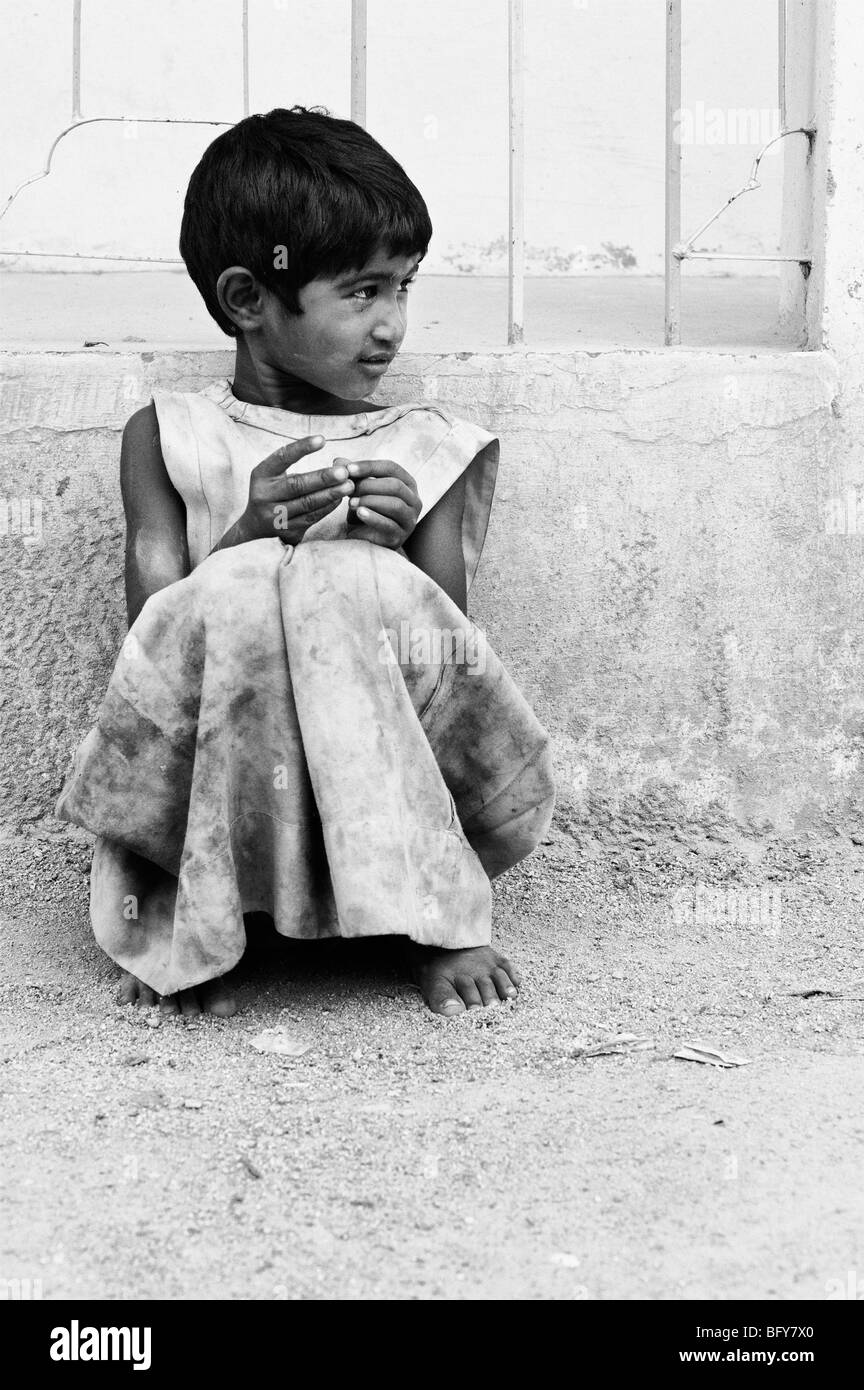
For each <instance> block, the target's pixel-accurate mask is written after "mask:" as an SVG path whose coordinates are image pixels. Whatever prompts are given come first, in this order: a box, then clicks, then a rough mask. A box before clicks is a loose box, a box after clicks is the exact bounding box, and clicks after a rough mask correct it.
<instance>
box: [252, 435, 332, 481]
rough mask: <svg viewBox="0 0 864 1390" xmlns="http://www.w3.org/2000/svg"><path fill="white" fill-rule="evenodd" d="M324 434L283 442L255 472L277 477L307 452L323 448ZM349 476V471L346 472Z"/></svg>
mask: <svg viewBox="0 0 864 1390" xmlns="http://www.w3.org/2000/svg"><path fill="white" fill-rule="evenodd" d="M323 444H324V436H323V435H321V434H307V435H306V436H305V438H304V439H295V440H293V441H292V443H290V444H283V445H282V447H281V449H276V450H275V452H274V453H272V454H268V455H267V457H266V459H262V460H261V462H260V463H259V464H257V465H256V467H255V472H256V473H257V474H258V476H259V478H275V477H277V476H278V475H279V474H280V473H284V472H285V469H286V468H290V467H291V465H292V464H293V463H296V462H297V460H298V459H302V458H305V457H306V455H307V454H314V452H315V450H316V449H320V448H322V446H323ZM345 476H346V477H347V476H348V475H347V473H346V474H345Z"/></svg>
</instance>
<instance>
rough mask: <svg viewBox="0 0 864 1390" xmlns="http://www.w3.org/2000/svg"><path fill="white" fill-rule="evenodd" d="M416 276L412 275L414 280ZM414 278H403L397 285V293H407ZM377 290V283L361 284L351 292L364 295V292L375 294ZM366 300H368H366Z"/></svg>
mask: <svg viewBox="0 0 864 1390" xmlns="http://www.w3.org/2000/svg"><path fill="white" fill-rule="evenodd" d="M416 278H417V277H416V275H415V276H414V280H416ZM414 280H403V281H402V284H401V285H400V286H399V290H398V293H399V294H407V293H408V290H409V288H410V286H411V285H413V284H414ZM377 292H378V286H377V285H361V287H360V288H359V289H357V290H354V291H353V294H355V295H356V294H363V295H365V294H377ZM367 302H368V301H367Z"/></svg>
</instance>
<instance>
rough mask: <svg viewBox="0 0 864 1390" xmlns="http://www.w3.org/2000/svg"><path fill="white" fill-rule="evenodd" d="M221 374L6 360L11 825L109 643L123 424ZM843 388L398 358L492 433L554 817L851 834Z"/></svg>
mask: <svg viewBox="0 0 864 1390" xmlns="http://www.w3.org/2000/svg"><path fill="white" fill-rule="evenodd" d="M229 370H230V359H229V358H228V357H227V356H226V355H225V354H222V353H197V354H191V353H190V354H178V355H175V356H170V355H154V354H152V353H143V354H129V355H128V356H124V355H116V356H115V355H111V356H108V355H106V356H95V355H88V354H80V355H75V354H68V355H55V354H33V355H31V356H25V355H10V356H9V357H8V358H7V359H6V360H5V361H4V362H3V377H2V387H0V405H2V414H0V432H2V439H3V445H4V449H3V455H4V464H3V473H2V475H0V496H2V497H4V498H6V499H7V514H8V515H10V517H11V513H8V505H9V503H8V499H11V498H15V497H21V496H30V497H33V498H37V499H41V503H42V515H41V531H42V534H41V539H40V538H39V537H37V536H36V535H33V536H31V537H29V538H28V537H26V536H23V535H14V534H9V535H6V536H5V537H3V538H2V544H0V567H2V571H0V572H2V584H3V592H4V594H5V602H4V606H3V614H2V643H3V645H2V655H3V662H4V666H5V668H6V669H5V677H6V681H5V704H4V711H3V726H4V736H3V757H2V765H0V781H2V790H3V795H4V799H5V802H6V804H7V806H8V808H9V811H10V813H11V814H12V815H13V816H15V817H31V816H38V815H40V814H42V813H44V812H45V811H47V810H48V809H50V806H51V803H52V798H53V796H54V794H55V793H56V791H57V789H58V787H59V785H60V783H61V781H62V777H63V774H64V772H65V770H66V765H67V760H68V757H69V755H70V753H71V751H72V749H73V747H74V745H75V744H76V742H77V741H78V740H79V739H80V737H81V736H82V735H83V733H84V732H85V731H86V729H87V727H88V725H89V723H90V722H91V720H92V719H93V717H94V714H95V711H96V708H97V706H98V701H99V698H100V696H101V694H102V691H103V690H104V687H105V684H106V681H107V677H108V674H109V670H110V666H111V663H112V661H113V658H114V656H115V654H116V650H117V647H118V644H119V642H120V640H121V637H122V633H123V599H122V594H123V584H122V570H123V555H122V514H121V506H120V498H119V491H118V482H117V478H118V468H117V458H118V446H119V432H120V430H121V428H122V425H123V423H124V421H125V419H126V418H127V417H128V415H129V414H130V413H131V411H132V410H134V409H135V408H136V406H137V405H138V404H140V403H142V402H143V401H145V400H146V399H147V398H148V396H149V393H150V391H151V390H152V389H153V387H155V386H159V387H163V386H170V387H172V388H173V389H180V390H193V389H196V388H197V387H199V386H200V385H202V384H204V383H205V382H206V381H207V380H209V379H210V378H211V377H213V376H218V375H224V374H225V373H226V372H228V371H229ZM839 385H840V382H839V375H838V367H837V364H836V362H835V360H834V358H833V357H831V356H830V355H829V354H827V353H818V354H778V355H776V356H743V355H742V356H720V355H714V354H710V353H704V354H700V353H688V352H679V353H669V352H662V351H658V352H655V353H626V352H610V353H599V354H587V353H560V354H550V355H539V354H533V353H530V352H524V353H519V352H516V353H514V352H506V351H505V352H502V353H500V354H496V355H494V356H470V355H468V354H463V355H461V356H445V357H431V356H427V355H424V356H417V357H411V356H406V357H405V358H400V362H399V370H398V373H397V375H396V376H395V377H394V379H393V380H392V381H391V382H389V383H388V386H387V389H386V392H385V391H383V390H382V392H381V398H382V399H383V400H387V401H389V400H403V399H438V400H440V401H441V402H442V403H443V404H445V405H446V406H447V407H449V408H451V409H453V410H454V411H456V412H457V413H459V414H462V415H465V416H468V417H471V418H474V419H476V420H478V421H481V422H483V423H485V424H487V425H488V426H489V427H490V428H494V429H496V430H498V431H500V433H501V437H502V456H503V458H502V470H501V475H500V481H499V490H498V496H497V501H496V505H495V508H494V512H493V520H492V525H491V529H490V534H489V540H488V546H487V551H486V554H485V558H484V561H483V564H482V567H481V572H480V578H479V580H478V583H477V586H476V589H475V593H474V604H473V611H474V616H475V617H476V618H477V620H478V621H480V623H481V624H482V625H483V626H484V627H486V629H487V631H488V633H489V636H490V639H491V641H492V642H493V644H494V645H495V646H496V648H498V649H499V650H500V651H501V653H502V654H503V656H504V657H505V659H506V661H507V663H508V665H509V667H510V669H511V670H512V671H513V673H514V675H515V676H516V677H517V679H518V680H519V681H520V683H521V684H522V686H523V688H524V689H525V690H526V691H527V693H528V694H529V696H530V698H531V699H532V701H533V702H534V704H535V706H536V708H537V710H538V712H539V714H540V716H541V718H542V719H543V720H544V722H546V723H547V725H548V727H549V728H550V729H551V730H552V731H553V733H554V735H555V740H556V750H557V758H558V766H559V772H560V775H561V781H562V810H563V812H564V814H565V815H569V816H570V817H571V818H574V819H576V820H581V819H584V818H590V819H591V821H592V823H593V824H595V825H599V824H602V823H603V822H604V819H605V820H607V821H608V820H609V819H610V818H614V817H616V816H617V817H619V818H620V817H621V816H624V817H625V818H626V819H628V821H630V822H635V823H637V824H638V823H640V822H642V821H648V822H650V823H651V824H653V825H655V826H656V825H659V826H660V827H661V828H665V829H669V830H671V829H672V828H673V827H674V826H676V825H678V824H679V823H681V822H682V821H686V820H688V819H691V820H693V821H696V822H700V823H703V824H707V825H710V824H712V823H714V822H716V821H717V819H718V817H719V818H720V819H721V820H722V819H725V818H729V817H731V818H733V819H734V820H736V821H737V822H738V823H739V824H740V825H749V826H750V827H751V828H754V829H757V830H768V829H769V828H774V829H776V830H779V831H783V832H784V833H790V832H793V831H803V830H808V829H809V830H816V831H819V832H820V833H821V832H824V831H825V830H826V828H827V827H828V826H829V825H831V824H832V823H836V824H837V825H846V826H849V825H853V824H857V819H856V818H857V815H858V807H859V797H860V792H861V783H860V771H859V758H860V751H861V748H862V746H864V697H862V695H861V694H859V692H860V691H862V690H864V685H862V681H861V679H860V676H861V674H862V673H861V671H860V666H861V657H860V652H861V651H864V640H862V639H864V633H862V631H861V628H862V615H864V602H862V600H864V571H862V566H861V558H862V557H861V550H860V542H859V544H855V540H854V538H850V537H849V536H846V535H842V534H827V533H826V529H825V504H826V501H827V499H828V498H830V497H831V496H832V495H833V494H834V493H835V492H836V490H837V485H838V478H839V477H840V475H841V472H842V470H840V471H838V463H837V458H836V453H837V450H838V448H842V445H843V428H844V425H843V421H842V419H839V418H838V416H837V414H836V410H837V399H838V390H839ZM34 515H35V513H34V512H32V511H31V519H32V517H33V516H34ZM12 520H13V521H14V518H12ZM14 529H15V528H14V525H13V526H12V530H14ZM24 529H26V527H25V528H24Z"/></svg>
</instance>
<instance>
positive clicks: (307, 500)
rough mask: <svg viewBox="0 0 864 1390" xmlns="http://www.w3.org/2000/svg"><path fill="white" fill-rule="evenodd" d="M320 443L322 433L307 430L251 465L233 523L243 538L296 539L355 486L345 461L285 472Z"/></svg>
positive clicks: (286, 542) (317, 447)
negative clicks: (243, 506)
mask: <svg viewBox="0 0 864 1390" xmlns="http://www.w3.org/2000/svg"><path fill="white" fill-rule="evenodd" d="M323 443H324V440H323V439H322V437H321V435H320V434H311V435H307V436H306V438H305V439H298V440H296V441H295V442H294V443H293V444H285V445H283V447H282V448H281V449H277V450H276V452H275V453H273V454H268V456H267V458H266V459H262V460H261V462H260V463H259V464H258V465H257V467H255V468H253V470H252V475H251V477H250V479H249V501H248V502H247V504H246V510H245V512H244V513H243V515H242V517H241V518H240V520H239V522H238V523H237V528H238V530H239V532H240V535H241V537H242V539H243V540H247V541H251V540H262V539H265V538H267V537H269V536H278V537H279V539H280V540H281V541H284V542H285V544H286V545H296V544H297V542H298V541H300V540H302V539H303V536H304V534H305V532H306V531H307V530H308V529H309V527H310V526H312V525H314V523H315V522H316V521H320V520H321V518H322V517H323V516H326V515H327V514H328V512H332V511H333V510H334V508H336V507H338V506H339V503H340V502H341V501H342V498H343V497H347V496H348V495H349V494H350V493H352V492H353V491H354V483H353V482H352V481H351V480H350V479H349V477H348V469H347V468H346V467H345V464H344V463H343V464H342V465H341V466H338V467H337V466H336V465H335V464H334V466H332V467H331V468H319V469H317V470H316V471H315V472H314V473H290V472H289V473H286V471H285V470H286V469H288V468H290V466H291V464H293V463H296V462H297V460H298V459H301V458H304V457H305V455H306V454H311V453H314V451H315V450H316V449H320V448H321V446H322V445H323Z"/></svg>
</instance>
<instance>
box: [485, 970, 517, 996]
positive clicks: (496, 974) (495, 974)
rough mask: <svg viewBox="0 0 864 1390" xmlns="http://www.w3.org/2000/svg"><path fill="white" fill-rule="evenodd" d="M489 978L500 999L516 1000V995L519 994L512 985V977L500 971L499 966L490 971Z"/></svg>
mask: <svg viewBox="0 0 864 1390" xmlns="http://www.w3.org/2000/svg"><path fill="white" fill-rule="evenodd" d="M491 978H492V981H493V983H494V985H495V988H496V990H497V992H498V995H499V996H500V998H502V999H515V998H516V995H517V994H518V993H519V990H518V989H517V987H516V985H515V984H514V983H513V979H512V977H511V976H510V975H508V974H507V971H506V970H504V969H502V968H501V966H498V967H497V969H495V970H493V971H492V976H491Z"/></svg>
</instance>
